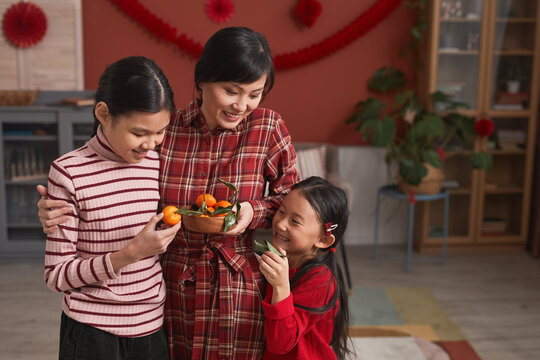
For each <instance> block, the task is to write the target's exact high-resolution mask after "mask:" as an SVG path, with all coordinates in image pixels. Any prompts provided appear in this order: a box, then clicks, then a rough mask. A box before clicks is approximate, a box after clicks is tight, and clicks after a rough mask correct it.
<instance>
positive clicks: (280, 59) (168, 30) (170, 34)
mask: <svg viewBox="0 0 540 360" xmlns="http://www.w3.org/2000/svg"><path fill="white" fill-rule="evenodd" d="M110 1H111V2H113V3H114V4H116V5H117V6H118V7H119V8H120V10H122V11H123V12H124V13H125V14H126V15H128V16H129V17H131V18H132V19H133V20H135V21H136V22H138V23H139V24H140V25H142V26H144V27H145V28H146V29H147V30H148V31H150V32H151V33H153V34H154V35H155V36H157V37H158V38H161V39H162V40H165V41H168V42H171V43H173V44H175V45H176V46H177V47H178V48H179V49H180V50H182V51H185V52H186V53H187V54H189V55H190V56H192V57H194V58H196V59H197V58H199V56H200V55H201V52H202V49H203V46H202V45H201V44H200V43H199V42H196V41H194V40H192V39H191V38H189V37H188V36H186V35H185V34H179V35H177V30H176V28H174V27H172V26H170V25H169V24H167V23H166V22H165V21H163V20H161V19H160V18H159V17H157V16H156V15H154V14H153V13H151V12H150V11H148V10H147V9H146V8H145V7H144V6H143V5H141V3H140V2H139V1H138V0H110ZM401 1H402V0H378V1H377V2H376V3H375V4H373V6H371V7H370V8H369V9H368V10H367V11H365V12H364V13H363V14H361V15H360V16H359V17H357V18H356V19H355V20H353V21H352V22H351V23H350V24H348V25H347V26H346V27H344V28H343V29H341V30H340V31H338V32H337V33H335V34H333V35H332V36H330V37H328V38H326V39H324V40H323V41H321V42H319V43H316V44H313V45H311V46H308V47H306V48H303V49H300V50H297V51H294V52H289V53H285V54H278V55H276V56H274V65H275V67H276V69H277V70H285V69H292V68H295V67H297V66H302V65H306V64H309V63H312V62H315V61H317V60H319V59H322V58H324V57H326V56H328V55H331V54H333V53H335V52H337V51H338V50H340V49H342V48H344V47H345V46H347V45H349V44H350V43H352V42H353V41H355V40H356V39H358V38H359V37H360V36H362V35H364V34H366V33H367V32H368V31H369V30H371V29H373V28H374V27H375V26H377V25H378V24H379V23H380V22H381V21H382V20H383V19H385V18H386V17H387V16H388V15H390V14H391V13H392V12H393V11H394V10H395V9H396V8H397V7H399V6H400V4H401Z"/></svg>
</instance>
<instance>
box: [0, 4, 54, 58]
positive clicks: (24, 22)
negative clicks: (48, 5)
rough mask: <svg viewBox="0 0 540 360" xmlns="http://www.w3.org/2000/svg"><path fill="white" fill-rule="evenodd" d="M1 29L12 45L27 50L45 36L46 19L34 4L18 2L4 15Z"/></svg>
mask: <svg viewBox="0 0 540 360" xmlns="http://www.w3.org/2000/svg"><path fill="white" fill-rule="evenodd" d="M2 29H3V31H4V35H5V36H6V38H7V39H8V40H9V41H10V42H11V43H12V44H13V45H15V46H17V47H21V48H28V47H31V46H34V45H36V44H37V43H39V42H40V41H41V39H43V37H44V36H45V33H46V32H47V17H46V16H45V13H44V12H43V10H41V8H40V7H39V6H37V5H36V4H34V3H31V2H19V3H16V4H13V5H12V6H11V7H10V8H9V9H7V11H6V12H5V13H4V17H3V20H2Z"/></svg>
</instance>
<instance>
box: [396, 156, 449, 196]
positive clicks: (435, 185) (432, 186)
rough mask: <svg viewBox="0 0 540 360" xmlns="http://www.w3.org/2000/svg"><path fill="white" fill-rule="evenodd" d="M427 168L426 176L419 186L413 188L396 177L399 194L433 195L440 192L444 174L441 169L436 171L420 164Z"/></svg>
mask: <svg viewBox="0 0 540 360" xmlns="http://www.w3.org/2000/svg"><path fill="white" fill-rule="evenodd" d="M422 165H424V166H425V167H426V168H427V171H428V172H427V174H426V176H424V177H423V178H422V181H421V182H420V184H418V185H416V186H414V185H410V184H407V183H406V182H404V181H403V180H402V179H401V177H400V176H399V174H398V176H397V180H398V187H399V190H401V192H403V193H405V194H409V193H410V192H411V191H413V192H414V193H415V194H418V195H433V194H438V193H440V192H441V189H442V182H443V180H444V172H443V171H442V169H437V168H436V167H433V166H431V165H429V164H427V163H424V164H422Z"/></svg>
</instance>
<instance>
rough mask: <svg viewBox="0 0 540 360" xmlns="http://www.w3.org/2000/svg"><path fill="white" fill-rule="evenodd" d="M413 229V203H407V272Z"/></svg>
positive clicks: (409, 268)
mask: <svg viewBox="0 0 540 360" xmlns="http://www.w3.org/2000/svg"><path fill="white" fill-rule="evenodd" d="M413 231H414V204H410V205H409V235H408V236H407V272H410V271H411V258H412V242H413Z"/></svg>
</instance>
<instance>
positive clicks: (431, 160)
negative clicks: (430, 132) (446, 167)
mask: <svg viewBox="0 0 540 360" xmlns="http://www.w3.org/2000/svg"><path fill="white" fill-rule="evenodd" d="M422 160H424V161H425V162H427V163H428V164H430V165H432V166H434V167H436V168H437V169H440V168H441V166H442V161H441V157H440V156H439V153H437V152H436V151H435V150H426V151H423V152H422Z"/></svg>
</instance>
